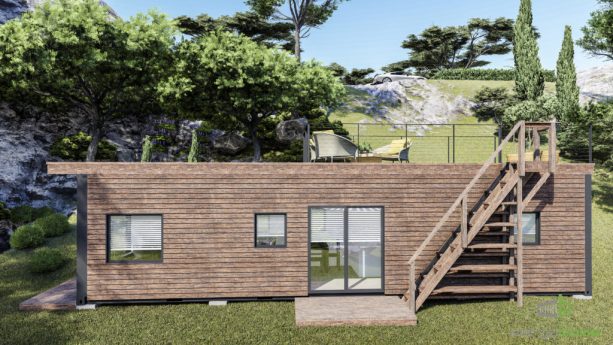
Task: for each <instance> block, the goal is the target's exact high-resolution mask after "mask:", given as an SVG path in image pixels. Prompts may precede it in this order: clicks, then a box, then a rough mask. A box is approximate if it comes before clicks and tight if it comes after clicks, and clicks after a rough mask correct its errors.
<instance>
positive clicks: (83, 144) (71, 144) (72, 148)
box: [50, 132, 117, 161]
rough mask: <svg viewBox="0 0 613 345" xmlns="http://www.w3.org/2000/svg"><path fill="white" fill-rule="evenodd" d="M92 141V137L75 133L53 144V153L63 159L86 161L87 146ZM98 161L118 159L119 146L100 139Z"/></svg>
mask: <svg viewBox="0 0 613 345" xmlns="http://www.w3.org/2000/svg"><path fill="white" fill-rule="evenodd" d="M91 141H92V137H91V136H89V135H87V134H85V133H83V132H79V133H77V134H75V135H71V136H68V137H64V138H60V139H59V140H57V141H56V142H55V143H53V145H51V151H50V152H51V154H52V155H53V156H56V157H60V158H62V159H67V160H73V161H84V160H85V158H86V157H87V147H88V146H89V144H90V143H91ZM96 160H98V161H116V160H117V148H116V147H115V146H113V145H112V144H111V143H109V142H108V141H106V140H100V143H99V144H98V152H97V153H96Z"/></svg>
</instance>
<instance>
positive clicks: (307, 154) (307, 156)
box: [302, 123, 312, 163]
mask: <svg viewBox="0 0 613 345" xmlns="http://www.w3.org/2000/svg"><path fill="white" fill-rule="evenodd" d="M310 140H311V125H309V124H308V123H307V125H306V128H305V131H304V137H303V139H302V161H303V162H304V163H308V162H310V161H311V158H312V157H311V143H310Z"/></svg>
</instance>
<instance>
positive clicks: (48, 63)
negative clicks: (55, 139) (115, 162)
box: [0, 0, 177, 161]
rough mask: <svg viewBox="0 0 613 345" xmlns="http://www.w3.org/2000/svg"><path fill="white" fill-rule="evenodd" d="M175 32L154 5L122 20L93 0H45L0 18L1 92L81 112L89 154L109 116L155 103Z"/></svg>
mask: <svg viewBox="0 0 613 345" xmlns="http://www.w3.org/2000/svg"><path fill="white" fill-rule="evenodd" d="M176 34H177V30H176V28H175V26H174V23H173V22H172V21H170V20H168V19H167V18H166V17H165V16H164V15H161V14H158V13H156V12H150V13H149V14H148V15H143V14H139V15H136V16H135V17H133V18H131V19H130V20H127V21H124V20H121V19H118V18H113V17H112V16H111V15H110V14H109V12H108V9H107V8H106V7H104V6H100V4H99V1H97V0H56V1H53V2H45V3H42V4H41V5H40V6H38V7H37V8H36V9H35V10H34V11H32V12H29V13H26V14H24V15H23V17H21V18H20V19H17V20H12V21H10V22H8V23H6V24H5V25H2V26H0V85H1V86H2V88H1V89H2V90H1V91H0V92H1V93H2V94H1V95H0V96H2V98H4V99H5V100H7V101H10V102H13V103H18V102H22V101H27V102H28V104H29V105H35V106H39V107H43V108H45V109H54V110H57V109H65V110H75V109H76V110H77V111H78V112H80V113H82V114H83V116H85V117H86V118H87V123H89V126H90V128H89V129H88V131H89V134H90V135H91V137H92V140H91V143H90V145H89V148H88V152H87V160H88V161H93V160H94V159H95V157H96V152H97V149H98V143H99V142H100V139H101V137H102V136H103V135H104V131H105V126H106V125H107V124H108V122H109V121H110V120H112V119H116V118H118V117H122V116H127V115H139V114H140V115H145V114H148V113H149V112H151V111H153V110H155V109H157V108H158V102H157V97H156V87H157V84H158V82H159V81H160V80H161V79H162V77H163V76H164V75H165V73H166V70H167V66H168V65H169V63H170V61H171V55H172V49H171V47H172V46H173V44H174V42H175V36H176Z"/></svg>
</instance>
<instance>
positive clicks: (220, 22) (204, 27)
mask: <svg viewBox="0 0 613 345" xmlns="http://www.w3.org/2000/svg"><path fill="white" fill-rule="evenodd" d="M176 20H177V26H178V27H179V29H180V30H181V32H183V33H184V34H186V35H190V36H203V35H206V34H208V33H211V32H214V31H216V30H226V31H230V32H234V33H237V34H243V35H245V36H247V37H249V38H251V39H252V40H254V41H255V42H258V43H262V44H264V45H266V46H267V47H274V46H280V47H281V48H283V49H285V50H288V51H293V50H294V35H293V33H292V31H293V29H294V25H292V24H291V23H270V22H268V21H267V19H266V18H264V17H262V16H260V15H259V14H257V13H255V12H238V13H236V14H234V15H233V16H221V17H219V18H217V19H214V18H212V17H210V16H209V15H207V14H201V15H199V16H197V17H196V18H191V17H187V16H181V17H178V18H177V19H176Z"/></svg>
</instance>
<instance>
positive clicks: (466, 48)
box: [383, 18, 513, 73]
mask: <svg viewBox="0 0 613 345" xmlns="http://www.w3.org/2000/svg"><path fill="white" fill-rule="evenodd" d="M512 42H513V20H512V19H508V18H497V19H494V20H491V19H485V18H473V19H471V20H470V21H469V22H468V24H467V25H463V26H448V27H440V26H436V25H435V26H431V27H429V28H427V29H425V30H424V31H423V32H422V33H421V34H419V35H415V34H412V35H409V36H408V37H407V39H406V40H405V41H404V42H402V48H405V49H408V50H409V59H408V60H404V61H399V62H396V63H393V64H390V65H388V66H385V67H384V68H383V69H384V70H385V71H388V72H391V71H400V70H406V69H408V68H414V69H416V70H417V71H418V72H422V73H428V72H432V71H436V70H439V69H443V68H473V67H480V66H485V65H487V64H489V62H488V61H486V60H483V59H482V58H483V57H485V56H491V55H504V54H507V53H509V52H510V51H511V47H512Z"/></svg>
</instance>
